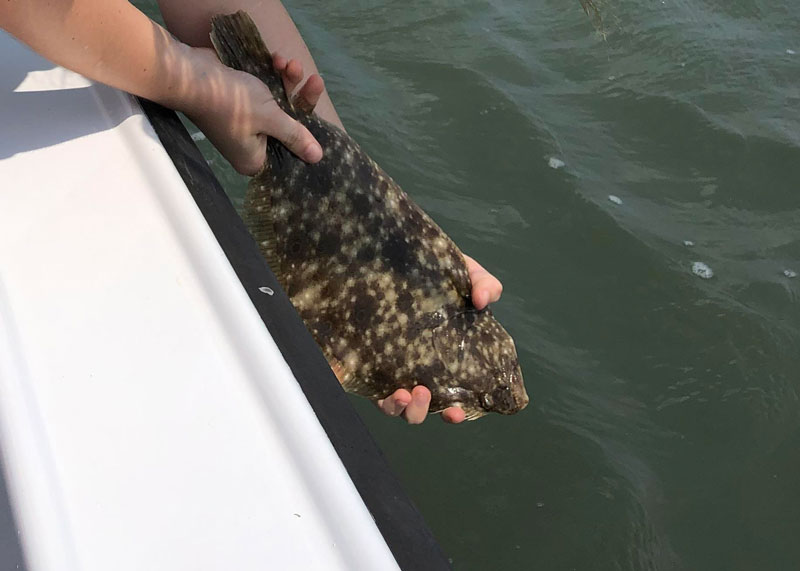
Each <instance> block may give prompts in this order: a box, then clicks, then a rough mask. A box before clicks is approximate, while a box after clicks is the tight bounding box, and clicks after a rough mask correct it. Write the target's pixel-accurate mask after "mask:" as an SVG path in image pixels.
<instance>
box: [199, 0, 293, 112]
mask: <svg viewBox="0 0 800 571" xmlns="http://www.w3.org/2000/svg"><path fill="white" fill-rule="evenodd" d="M211 43H212V44H213V45H214V49H215V50H216V51H217V55H218V56H219V59H220V60H221V61H222V63H224V64H225V65H227V66H228V67H232V68H233V69H238V70H239V71H246V72H247V73H249V74H251V75H255V76H256V77H257V78H258V79H260V80H261V81H263V82H264V83H265V84H266V86H267V87H269V90H270V91H271V92H272V96H273V97H274V98H275V101H276V102H277V103H278V105H279V106H280V108H281V109H283V110H284V111H285V112H286V113H288V114H289V115H290V116H292V117H295V118H296V117H297V113H296V111H295V109H294V107H293V106H292V103H291V102H290V101H289V97H288V96H287V94H286V88H285V87H284V86H283V79H282V78H281V74H279V73H278V72H277V71H275V66H274V65H273V64H272V55H271V54H270V53H269V50H268V49H267V46H266V45H265V44H264V40H262V39H261V34H260V33H259V31H258V28H257V27H256V24H255V22H253V19H252V18H251V17H250V16H249V14H247V12H244V11H243V10H239V11H238V12H236V13H235V14H226V15H223V14H220V15H217V16H214V17H213V18H211Z"/></svg>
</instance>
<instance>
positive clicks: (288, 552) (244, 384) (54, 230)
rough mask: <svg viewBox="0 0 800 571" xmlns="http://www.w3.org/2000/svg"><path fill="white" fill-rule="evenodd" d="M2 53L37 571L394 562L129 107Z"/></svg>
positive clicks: (15, 344)
mask: <svg viewBox="0 0 800 571" xmlns="http://www.w3.org/2000/svg"><path fill="white" fill-rule="evenodd" d="M0 53H3V55H4V57H3V59H2V60H0V436H1V437H2V445H3V451H4V457H5V459H6V466H5V469H6V473H7V476H8V480H9V487H10V490H11V495H12V499H13V503H14V504H15V510H16V514H17V518H18V522H19V525H20V527H21V529H22V532H23V545H24V547H25V551H26V556H27V557H28V561H29V564H30V566H31V569H33V570H35V571H39V570H44V569H48V570H49V569H53V570H55V569H58V570H65V571H70V570H73V569H75V570H78V569H79V570H108V569H114V570H118V571H124V570H128V569H130V570H137V571H139V570H142V569H148V570H160V569H170V570H175V569H187V570H204V569H238V570H241V569H281V570H285V569H303V570H307V569H326V570H328V569H389V568H396V564H395V563H394V559H393V558H392V556H391V554H390V552H389V550H388V548H387V547H386V544H385V542H384V540H383V538H382V537H381V536H380V534H379V532H378V530H377V528H376V527H375V525H374V523H373V521H372V519H371V518H370V516H369V513H368V512H367V510H366V508H365V507H364V505H363V503H362V502H361V499H360V498H359V496H358V494H357V492H356V490H355V488H354V487H353V485H352V482H351V481H350V480H349V478H348V477H347V474H346V472H345V470H344V468H343V466H342V464H341V462H340V461H339V459H338V457H337V456H336V454H335V452H334V451H333V448H332V447H331V445H330V442H329V441H328V440H327V438H326V436H325V434H324V431H323V430H322V428H321V427H320V425H319V423H318V422H317V420H316V417H315V416H314V413H313V411H312V410H311V408H310V406H309V405H308V403H307V401H306V400H305V398H304V397H303V395H302V392H301V391H300V389H299V387H298V385H297V383H296V381H295V380H294V378H293V377H292V374H291V372H290V370H289V369H288V367H287V365H286V363H285V361H284V360H283V357H282V356H281V354H280V352H279V351H278V349H277V348H276V346H275V344H274V342H273V341H272V339H271V337H270V336H269V333H268V332H267V330H266V329H265V327H264V326H263V324H262V322H261V321H260V319H259V318H258V315H257V313H256V312H255V309H254V308H253V307H252V304H251V303H250V301H249V299H248V298H247V295H246V292H245V291H244V290H243V288H242V286H241V284H240V282H239V281H238V280H237V278H236V277H235V275H234V273H233V270H232V269H231V267H230V265H229V264H228V262H227V260H226V258H225V256H224V254H223V252H222V251H221V249H220V248H219V245H218V244H217V242H216V241H215V240H214V238H213V236H212V234H211V232H210V230H209V228H208V226H207V224H206V223H205V220H204V219H203V217H202V215H201V214H200V212H199V211H198V209H197V207H196V205H195V204H194V202H193V201H192V199H191V196H190V195H189V193H188V191H187V189H186V187H185V186H184V184H183V182H182V181H181V180H180V177H179V176H178V174H177V172H176V171H175V169H174V167H173V165H172V163H171V161H170V160H169V157H168V156H167V155H166V153H165V152H164V150H163V148H162V147H161V145H160V143H159V142H158V140H157V138H156V136H155V134H154V133H153V131H152V129H151V128H150V126H149V124H148V123H147V121H146V119H145V118H144V116H143V115H142V113H141V111H140V110H139V109H138V106H137V105H136V104H135V103H134V102H133V101H132V100H131V99H130V98H129V97H128V96H127V95H125V94H122V93H120V92H117V91H115V90H112V89H109V88H106V87H103V86H99V85H95V84H92V83H90V82H87V81H86V80H84V79H83V78H81V77H80V76H75V75H74V74H71V73H69V72H66V71H64V70H62V69H60V68H56V67H54V66H53V65H51V64H48V63H47V62H45V61H44V60H42V59H40V58H38V57H37V56H35V55H34V54H32V53H31V52H30V51H29V50H27V49H26V48H24V47H22V46H21V45H20V44H18V43H17V42H16V41H14V40H13V39H11V38H10V37H9V36H7V35H4V34H3V33H2V32H0ZM37 86H40V88H39V87H37Z"/></svg>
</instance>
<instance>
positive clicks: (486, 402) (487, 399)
mask: <svg viewBox="0 0 800 571" xmlns="http://www.w3.org/2000/svg"><path fill="white" fill-rule="evenodd" d="M493 404H494V399H493V398H492V395H490V394H489V393H483V394H482V395H481V406H483V408H485V409H486V410H491V408H492V405H493Z"/></svg>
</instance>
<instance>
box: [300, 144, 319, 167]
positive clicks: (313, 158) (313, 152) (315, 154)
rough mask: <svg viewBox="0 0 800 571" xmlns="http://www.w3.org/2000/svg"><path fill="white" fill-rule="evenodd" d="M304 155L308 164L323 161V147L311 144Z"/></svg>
mask: <svg viewBox="0 0 800 571" xmlns="http://www.w3.org/2000/svg"><path fill="white" fill-rule="evenodd" d="M303 154H304V155H305V157H306V160H308V162H310V163H316V162H317V161H319V160H321V159H322V147H320V146H319V145H318V144H317V143H311V144H309V145H308V146H307V147H306V150H305V152H304V153H303Z"/></svg>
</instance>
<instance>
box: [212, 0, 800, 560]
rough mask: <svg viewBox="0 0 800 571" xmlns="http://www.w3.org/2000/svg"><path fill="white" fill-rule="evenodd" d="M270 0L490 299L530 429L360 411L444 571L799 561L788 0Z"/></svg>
mask: <svg viewBox="0 0 800 571" xmlns="http://www.w3.org/2000/svg"><path fill="white" fill-rule="evenodd" d="M287 7H288V8H289V10H290V12H291V13H292V14H293V16H294V17H295V19H296V21H297V24H298V26H299V27H300V29H301V31H302V32H303V34H304V36H305V38H306V41H307V43H308V44H309V47H310V48H311V50H312V52H313V53H314V55H315V57H316V59H317V63H318V65H319V66H320V68H321V70H322V72H323V75H324V77H325V79H326V82H327V86H328V88H329V91H330V93H331V96H332V98H333V100H334V103H335V104H336V106H337V109H338V111H339V113H340V115H341V117H342V120H343V121H344V123H345V125H346V126H347V128H348V130H349V132H350V133H351V135H353V136H354V137H355V138H356V139H357V140H358V141H359V142H360V143H361V144H362V146H363V147H365V148H366V149H367V150H368V152H370V154H371V155H372V156H373V158H375V159H376V160H377V161H378V162H379V163H380V164H381V165H382V166H383V167H384V168H385V169H386V170H387V171H388V172H389V173H390V174H392V175H393V177H394V178H395V179H396V180H397V181H398V182H399V183H400V184H401V185H402V186H403V187H404V188H405V189H406V191H408V192H409V194H411V195H412V196H413V197H414V199H415V200H416V201H417V202H418V203H419V204H420V205H422V206H423V208H424V209H426V210H427V211H428V212H429V213H430V214H431V215H432V216H433V217H434V218H435V219H436V220H437V221H438V222H439V223H440V224H441V225H442V226H443V227H444V229H445V230H446V231H448V233H449V234H450V235H451V236H452V237H453V238H454V239H455V241H456V242H457V243H458V244H459V245H460V246H461V247H462V249H463V250H464V251H466V252H467V253H469V254H471V255H472V256H474V257H475V258H477V259H478V260H480V261H481V262H483V263H484V264H485V265H486V266H487V267H488V268H489V269H491V270H492V271H493V272H494V273H495V274H496V275H497V276H498V277H499V278H501V279H502V281H503V283H504V284H505V288H506V289H505V293H504V295H503V299H502V300H501V302H500V303H498V304H496V306H495V313H496V314H497V315H498V316H499V318H500V319H501V321H502V322H503V323H504V324H505V325H506V327H507V329H508V330H509V331H510V332H511V333H512V335H513V336H514V337H515V339H516V342H517V347H518V350H519V354H520V358H521V362H522V368H523V372H524V374H525V378H526V384H527V386H528V391H529V393H530V395H531V398H532V403H531V406H529V407H528V409H526V410H525V411H524V412H523V413H521V414H519V415H518V416H515V417H486V418H484V419H481V420H480V421H478V422H475V423H468V424H465V425H462V426H458V427H453V426H447V425H444V424H443V423H441V422H439V421H438V419H435V418H431V419H429V421H428V422H426V423H425V424H424V425H422V426H420V427H408V426H405V425H404V424H403V423H401V422H399V421H396V420H392V419H388V418H385V417H382V416H381V415H380V414H379V413H378V412H377V411H375V410H374V409H373V408H372V406H371V405H370V404H369V403H366V402H364V401H361V400H358V399H354V404H355V405H356V406H357V408H358V410H359V411H360V412H361V413H362V414H363V416H364V419H365V421H366V422H367V424H368V425H369V427H370V429H371V430H372V432H373V434H374V435H375V437H376V438H377V440H378V441H379V443H380V444H381V445H382V447H383V449H384V451H385V453H386V455H387V456H388V458H389V460H390V462H391V464H392V465H393V467H394V468H395V470H396V471H397V473H398V475H399V476H400V478H401V479H402V481H403V483H404V485H405V487H406V488H407V490H408V492H409V494H410V495H411V497H412V498H413V500H414V501H415V503H416V504H417V505H418V506H419V508H420V509H421V511H422V512H423V514H424V516H425V518H426V519H427V521H428V522H429V524H430V525H431V527H432V528H433V530H434V533H435V534H436V536H437V537H438V538H439V540H440V542H441V544H442V546H443V548H444V549H445V551H446V552H447V553H448V554H449V555H450V556H451V557H452V560H453V565H454V567H455V568H456V569H465V570H466V569H469V570H477V569H481V570H483V569H541V570H551V569H552V570H561V569H577V570H616V569H620V570H633V569H658V570H672V569H688V570H716V569H719V570H740V569H741V570H750V569H759V570H783V569H787V570H793V569H800V541H798V537H800V402H798V388H799V387H800V295H799V294H800V277H798V278H789V277H786V276H785V275H784V273H783V272H784V271H785V270H794V271H795V272H797V273H800V225H799V224H798V217H799V216H800V7H798V6H797V4H796V3H795V0H663V1H657V2H641V1H639V2H632V1H626V0H607V1H606V2H605V3H604V4H602V5H601V6H600V9H601V15H602V16H603V22H602V24H601V31H600V32H598V30H597V29H596V28H595V27H594V26H593V25H592V22H591V20H590V19H588V18H587V17H586V16H585V15H584V14H583V12H582V11H581V10H580V6H579V4H578V0H574V1H573V0H545V1H531V0H505V1H499V0H490V1H488V2H487V1H480V2H479V1H477V0H465V1H459V2H430V1H428V2H422V1H419V0H407V1H404V2H388V1H385V0H383V1H378V0H375V1H372V2H352V1H348V2H346V1H344V0H334V1H328V2H310V1H302V2H301V1H294V2H288V3H287ZM793 52H797V53H793ZM201 144H202V145H207V144H206V143H201ZM206 150H209V149H208V148H207V147H206ZM209 153H210V151H209ZM209 158H211V159H212V160H213V161H214V164H215V167H217V168H218V172H219V173H220V177H221V178H222V179H223V180H224V181H225V184H226V185H227V186H228V189H229V191H230V193H231V195H232V197H233V198H234V200H236V201H239V202H241V196H242V193H243V189H244V185H243V181H242V179H241V178H239V177H237V176H236V175H235V174H234V173H233V172H232V171H230V170H228V169H226V168H225V167H224V165H223V164H222V160H221V159H219V158H218V157H215V156H213V155H212V154H209ZM551 158H556V159H558V160H559V161H562V162H563V166H562V167H560V168H553V167H552V166H551V165H550V164H549V162H550V159H551ZM553 166H558V163H554V165H553ZM609 195H613V196H616V197H618V198H619V199H620V201H621V204H617V203H616V202H612V201H611V200H609ZM684 241H690V242H692V243H693V245H688V246H687V245H685V244H684ZM697 261H700V262H703V263H705V264H707V265H708V266H709V267H710V268H711V269H712V270H713V272H714V276H713V278H711V279H707V280H706V279H702V278H700V277H698V276H696V275H694V274H693V273H692V264H693V263H694V262H697Z"/></svg>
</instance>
